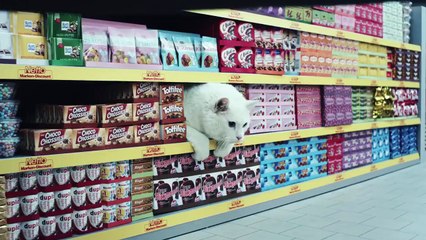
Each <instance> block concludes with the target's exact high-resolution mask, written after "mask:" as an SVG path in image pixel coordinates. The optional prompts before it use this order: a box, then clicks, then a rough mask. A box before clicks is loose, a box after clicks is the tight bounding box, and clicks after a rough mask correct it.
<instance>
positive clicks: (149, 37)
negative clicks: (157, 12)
mask: <svg viewBox="0 0 426 240" xmlns="http://www.w3.org/2000/svg"><path fill="white" fill-rule="evenodd" d="M135 43H136V63H137V64H160V56H159V50H160V49H159V46H158V31H157V30H138V31H136V32H135Z"/></svg>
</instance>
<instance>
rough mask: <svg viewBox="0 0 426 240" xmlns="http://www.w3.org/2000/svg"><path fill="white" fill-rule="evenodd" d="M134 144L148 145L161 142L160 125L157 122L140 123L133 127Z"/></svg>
mask: <svg viewBox="0 0 426 240" xmlns="http://www.w3.org/2000/svg"><path fill="white" fill-rule="evenodd" d="M134 138H135V143H136V144H138V145H139V144H148V143H156V142H159V141H161V134H160V124H159V123H158V122H152V123H142V124H138V125H136V126H134Z"/></svg>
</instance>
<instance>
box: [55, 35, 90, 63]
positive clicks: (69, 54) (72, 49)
mask: <svg viewBox="0 0 426 240" xmlns="http://www.w3.org/2000/svg"><path fill="white" fill-rule="evenodd" d="M48 42H49V51H48V52H49V61H50V63H51V65H59V66H83V65H84V62H83V44H82V41H81V39H73V38H49V41H48Z"/></svg>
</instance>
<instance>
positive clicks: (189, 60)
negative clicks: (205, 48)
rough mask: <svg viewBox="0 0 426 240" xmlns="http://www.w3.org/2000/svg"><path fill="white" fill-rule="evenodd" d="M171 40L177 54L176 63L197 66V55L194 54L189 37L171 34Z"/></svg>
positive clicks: (182, 65) (181, 65)
mask: <svg viewBox="0 0 426 240" xmlns="http://www.w3.org/2000/svg"><path fill="white" fill-rule="evenodd" d="M173 42H174V44H175V47H176V52H177V55H178V59H179V61H178V64H179V66H180V67H198V64H197V63H198V61H197V57H196V56H195V51H194V46H193V45H192V41H191V38H190V37H177V36H173Z"/></svg>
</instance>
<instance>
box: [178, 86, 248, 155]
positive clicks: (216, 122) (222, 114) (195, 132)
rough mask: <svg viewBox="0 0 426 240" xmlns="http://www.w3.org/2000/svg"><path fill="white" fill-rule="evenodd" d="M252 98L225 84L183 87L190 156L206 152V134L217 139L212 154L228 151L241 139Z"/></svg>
mask: <svg viewBox="0 0 426 240" xmlns="http://www.w3.org/2000/svg"><path fill="white" fill-rule="evenodd" d="M255 104H256V101H248V100H246V99H245V98H244V96H243V95H242V94H241V93H240V92H238V90H237V89H236V88H235V87H233V86H232V85H229V84H220V83H206V84H201V85H196V86H193V87H189V88H186V89H185V97H184V108H185V117H186V123H187V125H188V132H187V138H188V140H189V141H190V142H191V144H192V147H193V148H194V154H193V156H192V157H193V158H194V159H195V160H198V161H202V160H204V159H206V158H207V157H208V156H209V153H210V151H209V138H212V139H214V140H216V141H217V148H216V150H215V151H214V155H215V156H216V157H224V156H226V155H228V154H229V153H230V152H231V150H232V148H233V146H234V144H235V143H236V142H238V141H241V140H242V139H243V137H244V133H245V132H246V131H247V129H248V127H249V124H250V111H251V109H252V108H253V107H254V106H255Z"/></svg>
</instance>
